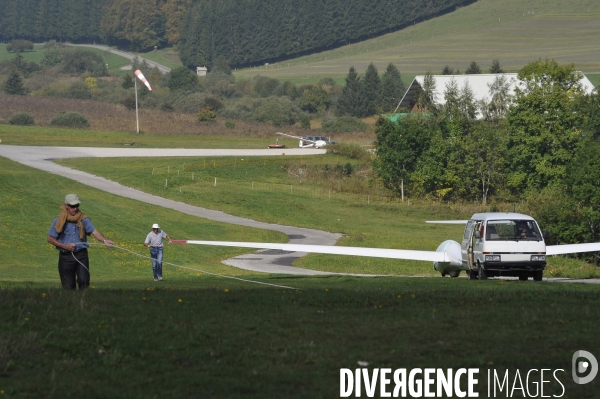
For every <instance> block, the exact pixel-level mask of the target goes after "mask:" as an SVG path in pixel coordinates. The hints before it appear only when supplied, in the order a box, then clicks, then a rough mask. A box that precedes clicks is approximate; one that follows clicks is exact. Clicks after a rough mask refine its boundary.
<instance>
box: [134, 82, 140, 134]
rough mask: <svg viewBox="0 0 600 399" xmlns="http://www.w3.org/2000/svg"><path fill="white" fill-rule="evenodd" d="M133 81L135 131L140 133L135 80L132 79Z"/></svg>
mask: <svg viewBox="0 0 600 399" xmlns="http://www.w3.org/2000/svg"><path fill="white" fill-rule="evenodd" d="M133 82H134V83H135V132H136V133H138V134H139V133H140V118H139V116H138V101H137V80H136V79H133Z"/></svg>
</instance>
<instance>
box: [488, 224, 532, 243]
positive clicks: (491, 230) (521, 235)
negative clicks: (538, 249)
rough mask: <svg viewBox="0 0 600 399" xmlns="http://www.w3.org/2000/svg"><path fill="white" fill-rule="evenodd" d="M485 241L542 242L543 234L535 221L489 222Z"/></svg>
mask: <svg viewBox="0 0 600 399" xmlns="http://www.w3.org/2000/svg"><path fill="white" fill-rule="evenodd" d="M485 239H486V240H488V241H512V240H529V241H540V240H542V234H541V233H540V230H539V229H538V226H537V223H535V222H534V221H533V220H488V222H487V229H486V234H485Z"/></svg>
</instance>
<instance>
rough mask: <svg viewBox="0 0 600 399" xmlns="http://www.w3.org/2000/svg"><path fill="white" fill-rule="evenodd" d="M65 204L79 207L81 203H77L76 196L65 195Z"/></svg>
mask: <svg viewBox="0 0 600 399" xmlns="http://www.w3.org/2000/svg"><path fill="white" fill-rule="evenodd" d="M65 204H67V205H79V204H81V201H79V197H78V196H77V194H67V195H66V196H65Z"/></svg>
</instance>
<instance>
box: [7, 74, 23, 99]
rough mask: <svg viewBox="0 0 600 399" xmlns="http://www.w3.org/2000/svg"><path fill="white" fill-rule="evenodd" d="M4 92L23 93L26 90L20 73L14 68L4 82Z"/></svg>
mask: <svg viewBox="0 0 600 399" xmlns="http://www.w3.org/2000/svg"><path fill="white" fill-rule="evenodd" d="M4 92H5V93H6V94H18V95H25V94H26V93H27V90H25V86H24V85H23V79H21V75H19V72H17V71H16V70H14V71H12V73H11V74H10V76H9V77H8V80H7V81H6V84H5V85H4Z"/></svg>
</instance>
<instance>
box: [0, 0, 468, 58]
mask: <svg viewBox="0 0 600 399" xmlns="http://www.w3.org/2000/svg"><path fill="white" fill-rule="evenodd" d="M473 1H475V0H404V1H397V0H380V1H375V2H373V1H369V0H328V1H327V2H324V1H321V0H306V1H302V2H298V1H295V0H2V1H0V41H3V42H10V41H11V40H14V39H25V40H30V41H33V42H44V41H48V40H56V41H59V42H64V41H70V42H74V43H92V42H99V43H105V44H110V45H117V46H119V47H122V48H127V49H130V50H134V51H147V50H152V49H154V48H155V47H163V46H170V45H174V46H178V49H179V52H180V57H181V59H182V61H183V63H184V65H186V66H188V67H190V68H195V67H196V66H199V65H204V66H207V67H209V68H211V67H212V66H213V64H214V62H215V61H216V59H217V58H219V57H224V58H225V60H226V61H227V63H228V64H229V65H230V66H231V67H243V66H250V65H258V64H263V63H265V62H273V61H277V60H282V59H289V58H293V57H297V56H299V55H304V54H309V53H313V52H316V51H322V50H325V49H330V48H335V47H339V46H342V45H345V44H348V43H352V42H358V41H361V40H364V39H367V38H371V37H376V36H379V35H382V34H385V33H388V32H391V31H395V30H399V29H402V28H403V27H405V26H408V25H410V24H412V23H414V22H418V21H421V20H424V19H428V18H432V17H434V16H437V15H440V14H443V13H445V12H449V11H452V10H454V9H455V8H456V7H457V6H463V5H467V4H469V3H472V2H473Z"/></svg>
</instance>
